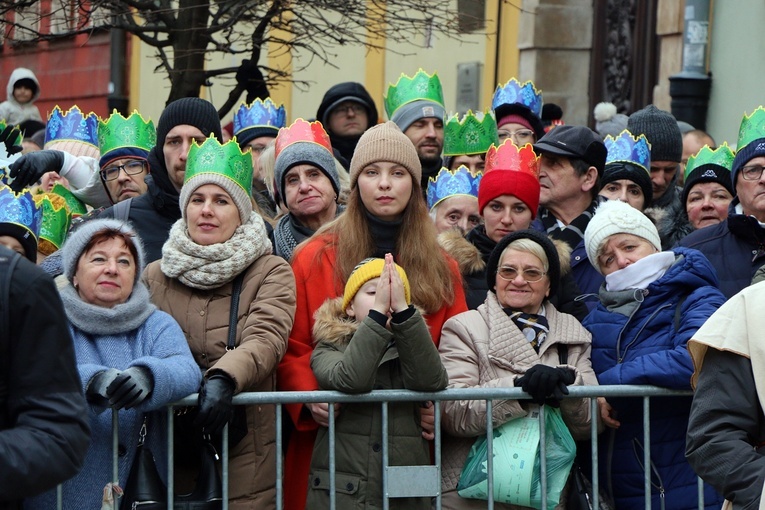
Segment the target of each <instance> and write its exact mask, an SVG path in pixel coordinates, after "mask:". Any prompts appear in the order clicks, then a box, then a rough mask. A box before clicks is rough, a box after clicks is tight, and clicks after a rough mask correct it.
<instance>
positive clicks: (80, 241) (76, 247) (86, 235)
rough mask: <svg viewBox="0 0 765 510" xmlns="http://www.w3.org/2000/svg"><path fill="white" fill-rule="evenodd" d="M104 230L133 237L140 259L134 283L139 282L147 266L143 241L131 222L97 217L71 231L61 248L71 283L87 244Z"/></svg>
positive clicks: (137, 261)
mask: <svg viewBox="0 0 765 510" xmlns="http://www.w3.org/2000/svg"><path fill="white" fill-rule="evenodd" d="M104 230H116V231H119V232H122V233H124V234H127V235H128V236H130V237H131V238H132V240H133V245H134V246H135V251H136V253H137V254H138V260H136V261H135V262H136V268H135V278H134V279H133V284H134V285H135V284H136V283H138V280H139V279H140V278H141V273H143V269H144V267H146V256H145V255H144V252H143V243H142V242H141V238H139V237H138V233H137V232H136V231H135V229H134V228H133V226H132V225H131V224H130V223H127V222H124V221H121V220H116V219H112V218H103V219H100V218H96V219H93V220H88V221H85V222H83V223H81V224H80V225H79V226H78V227H77V228H76V229H74V230H72V231H71V232H70V233H69V236H68V237H67V238H66V242H64V247H63V248H61V263H62V265H63V266H64V276H65V277H66V279H67V280H69V283H73V279H74V273H75V272H76V271H77V263H78V262H79V260H80V257H81V256H82V253H83V252H84V251H85V246H87V245H88V243H89V242H90V240H91V239H92V238H93V236H95V235H96V234H98V233H99V232H103V231H104Z"/></svg>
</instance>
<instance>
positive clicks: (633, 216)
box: [584, 200, 661, 274]
mask: <svg viewBox="0 0 765 510" xmlns="http://www.w3.org/2000/svg"><path fill="white" fill-rule="evenodd" d="M614 234H632V235H634V236H638V237H642V238H643V239H645V240H646V241H648V242H649V243H651V244H652V245H653V246H654V248H656V251H661V239H659V231H658V230H656V225H654V224H653V222H652V221H651V220H649V219H648V217H647V216H646V215H645V214H643V213H642V212H640V211H639V210H637V209H635V208H634V207H632V206H631V205H629V204H627V203H625V202H622V201H621V200H608V201H606V202H603V203H602V204H601V205H600V206H599V207H598V208H597V209H596V210H595V215H594V216H593V217H592V219H591V220H590V222H589V223H588V224H587V229H586V230H585V231H584V247H585V249H586V250H587V258H589V259H590V264H592V265H593V267H594V268H595V269H597V270H598V272H599V273H601V274H603V271H601V270H600V266H599V265H598V250H600V248H601V246H603V243H605V242H606V239H608V238H609V237H610V236H612V235H614Z"/></svg>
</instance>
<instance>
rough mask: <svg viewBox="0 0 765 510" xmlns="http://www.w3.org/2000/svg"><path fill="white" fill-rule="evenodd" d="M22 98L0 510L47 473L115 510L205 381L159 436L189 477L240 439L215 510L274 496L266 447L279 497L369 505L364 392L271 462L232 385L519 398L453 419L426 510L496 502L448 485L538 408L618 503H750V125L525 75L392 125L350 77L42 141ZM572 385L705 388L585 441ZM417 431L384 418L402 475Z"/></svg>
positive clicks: (265, 423)
mask: <svg viewBox="0 0 765 510" xmlns="http://www.w3.org/2000/svg"><path fill="white" fill-rule="evenodd" d="M40 93H41V91H40V86H39V83H38V82H37V79H36V77H35V75H34V73H33V72H32V71H31V70H29V69H17V70H16V71H14V73H13V74H12V75H11V78H10V81H9V83H8V100H7V101H6V102H5V103H2V104H0V142H2V143H0V269H2V271H0V303H2V307H0V314H1V315H0V332H2V333H3V334H2V337H0V508H28V509H48V508H54V507H55V503H56V499H57V495H56V492H55V490H54V487H55V485H56V484H59V483H63V485H62V491H61V495H62V498H63V504H64V508H78V509H89V508H92V509H99V508H102V503H103V501H105V500H107V499H109V498H108V497H107V496H106V495H105V491H106V492H109V491H111V492H112V495H118V494H119V491H120V490H121V489H119V487H117V486H122V487H125V486H126V484H127V486H128V487H130V486H131V485H130V482H129V480H128V478H129V477H130V476H132V473H133V471H134V470H133V469H131V468H132V467H133V464H134V462H133V461H134V459H135V458H136V457H137V451H138V448H148V449H150V450H151V452H152V453H153V455H154V458H155V461H156V463H157V469H158V471H159V476H160V478H161V479H162V481H164V482H165V483H166V482H167V473H168V466H167V462H166V461H167V448H168V442H167V414H166V412H165V408H166V406H167V405H168V404H169V403H172V402H175V401H177V400H179V399H181V398H182V397H184V396H186V395H189V394H193V393H198V395H199V396H198V403H197V404H198V405H197V406H195V407H192V408H183V409H177V410H176V415H177V416H176V417H175V419H174V423H175V425H174V426H175V429H174V434H173V437H174V449H175V459H176V463H175V465H174V473H175V479H174V483H175V487H176V489H177V490H179V491H181V492H189V491H192V490H193V489H194V488H195V485H196V484H197V483H198V478H199V473H200V470H201V469H203V466H202V464H203V462H204V461H203V460H200V459H203V458H204V453H202V455H200V452H204V451H206V449H210V448H211V449H212V450H213V451H218V450H219V449H220V448H221V447H222V441H223V440H224V437H227V440H228V447H229V449H230V457H229V464H228V469H229V475H230V477H229V487H228V497H229V505H230V508H235V509H236V508H242V509H243V508H263V509H270V508H274V509H275V508H276V488H277V479H276V468H275V466H276V459H277V457H278V456H283V458H284V477H283V495H284V508H286V509H288V510H296V509H302V508H310V509H315V508H329V507H330V493H329V491H330V489H331V487H335V491H336V492H335V501H336V504H337V505H338V506H337V507H338V508H362V507H363V508H379V507H382V500H383V498H384V494H383V485H382V480H383V471H382V469H383V464H382V461H383V459H382V449H381V444H382V442H383V437H382V430H383V429H382V426H383V423H382V420H383V416H382V415H381V412H380V408H379V406H378V405H372V404H342V405H341V404H334V405H330V404H327V403H302V404H289V405H287V406H286V410H287V413H286V415H287V416H286V417H285V420H284V421H285V423H284V430H283V432H284V442H285V444H284V449H283V451H279V450H278V449H277V446H276V435H277V431H276V429H275V427H276V411H275V408H274V406H270V405H247V406H234V405H233V397H234V396H235V395H237V394H240V393H246V392H262V391H277V390H278V391H313V390H338V391H342V392H346V393H364V392H369V391H373V390H377V389H407V390H414V391H427V392H435V391H439V390H442V389H445V388H475V387H485V388H496V387H517V388H521V389H522V390H523V391H524V392H526V393H528V395H529V397H530V398H528V399H521V400H496V401H494V402H493V405H492V406H491V416H487V413H488V409H487V406H486V402H484V401H472V400H464V401H446V402H444V403H443V405H442V406H441V416H440V423H441V425H442V428H441V431H439V432H440V433H442V441H441V445H442V452H443V457H442V466H441V475H442V480H441V484H442V489H441V492H442V504H443V508H450V509H451V508H453V509H462V508H485V506H486V502H485V501H479V500H474V499H466V498H464V497H463V496H461V495H460V494H459V493H458V491H457V485H458V481H459V479H460V473H461V471H462V468H463V466H464V465H465V463H466V459H467V458H468V455H469V453H470V451H471V445H473V444H474V443H475V442H476V440H477V439H478V438H480V437H481V436H484V435H485V434H486V420H487V419H488V420H491V423H492V425H493V426H494V427H500V426H503V425H504V424H506V423H508V422H511V421H512V420H515V419H518V418H521V417H526V416H528V415H529V414H530V413H532V412H533V411H534V410H535V409H537V408H538V407H539V406H543V405H547V406H552V407H556V408H560V412H561V416H562V418H563V421H564V422H565V424H566V425H567V427H568V428H569V431H570V432H571V435H572V436H573V438H574V439H576V440H578V441H579V449H580V452H579V458H580V461H584V460H586V459H589V458H590V450H589V448H590V447H591V446H592V445H591V444H590V443H589V439H590V437H591V436H590V433H591V432H590V431H591V427H596V429H597V431H598V433H599V440H598V445H597V449H598V469H599V472H598V477H599V480H600V485H601V489H602V491H601V493H602V494H603V495H604V498H605V499H607V500H609V502H610V504H612V505H613V508H616V509H620V510H629V509H638V508H646V506H647V503H646V502H645V495H646V490H645V480H646V479H648V480H650V485H651V489H650V500H651V501H650V502H649V503H648V506H649V507H653V508H671V509H673V510H684V509H688V510H691V509H695V508H699V506H700V504H699V499H698V498H699V495H700V493H703V498H704V505H703V506H704V508H707V509H710V510H711V509H713V508H719V507H720V505H722V504H723V502H724V501H725V504H726V505H729V507H730V508H737V509H738V508H742V509H743V508H758V507H760V506H761V505H765V500H762V493H763V492H765V483H764V482H765V464H763V461H762V458H761V456H760V454H759V453H758V450H757V449H758V448H759V447H761V445H762V444H763V441H765V432H763V430H765V416H764V415H763V409H765V397H764V396H763V395H765V390H763V391H761V392H760V391H758V390H757V387H758V384H759V383H760V382H762V381H761V376H760V375H759V373H758V372H757V371H756V370H754V368H755V367H759V366H760V364H761V363H763V361H764V360H765V358H764V357H763V353H762V351H763V350H762V349H761V348H760V347H759V345H758V342H757V341H756V331H758V328H761V327H762V325H761V324H760V322H761V319H760V315H759V313H758V310H759V309H758V305H759V303H760V302H761V301H762V298H761V297H760V296H761V294H758V289H761V288H762V287H761V285H765V284H762V283H757V282H758V281H760V280H762V279H765V269H762V266H763V265H764V264H765V248H764V247H765V177H763V170H765V108H763V107H762V106H760V107H758V108H756V109H755V110H754V111H753V112H752V113H751V114H749V115H746V116H744V118H743V119H742V123H741V129H740V132H739V134H738V138H737V139H735V143H731V144H728V143H723V144H722V145H720V146H716V144H715V142H714V140H713V139H712V138H711V137H710V136H709V135H708V134H707V133H705V132H704V131H702V130H699V129H695V128H694V127H693V126H690V125H688V124H686V123H684V122H678V121H677V120H676V119H675V118H674V117H673V116H672V114H670V113H669V112H666V111H662V110H660V109H658V108H657V107H655V106H654V105H648V106H647V107H645V108H643V109H641V110H638V111H636V112H633V113H631V114H630V115H626V114H623V113H617V111H616V108H615V107H614V106H613V105H611V104H600V105H598V107H596V109H595V112H594V117H595V120H596V123H595V124H594V125H595V126H596V130H592V129H590V128H588V127H585V126H576V125H566V124H565V123H564V122H565V121H564V120H561V117H562V111H561V109H560V108H559V107H556V106H555V105H549V104H548V105H545V104H544V101H543V97H542V93H541V91H539V90H538V89H537V88H536V87H535V85H534V84H533V83H532V82H528V81H527V82H523V83H522V82H520V81H518V80H516V79H514V78H513V79H511V80H510V81H508V82H507V83H505V84H500V85H498V86H497V89H496V92H495V94H494V96H493V98H492V103H491V107H490V108H487V109H486V111H483V112H475V113H474V112H467V113H466V114H464V115H461V114H455V115H451V116H449V115H447V114H446V108H445V102H444V97H443V91H442V87H441V82H440V80H439V78H438V76H437V74H435V73H434V74H429V73H427V72H425V71H423V70H422V69H420V70H418V71H417V72H416V73H414V74H413V75H411V76H409V75H406V74H402V75H401V77H400V78H399V79H398V81H397V82H396V83H395V84H390V85H389V87H388V89H387V93H386V95H385V97H384V98H378V99H381V100H382V104H384V109H385V114H386V117H387V119H389V120H387V121H382V120H381V119H380V115H379V114H378V110H377V107H376V104H375V99H374V98H372V97H371V96H370V94H369V93H368V92H367V91H366V89H365V88H364V87H363V85H361V84H360V83H355V82H346V83H340V84H337V85H335V86H333V87H332V88H330V89H329V90H328V91H327V92H326V94H325V95H324V97H323V99H322V100H321V102H320V103H319V105H318V109H317V112H316V116H315V119H302V118H298V119H296V120H294V122H292V123H289V122H288V121H287V118H288V116H287V112H286V110H285V108H284V106H282V105H278V104H276V102H274V101H273V100H272V99H271V98H260V99H256V100H255V101H253V102H252V103H249V104H246V103H242V104H241V105H240V107H239V108H238V109H237V111H236V112H235V113H234V117H233V122H232V123H231V125H230V126H222V125H221V121H220V119H219V117H218V114H217V111H216V109H215V107H214V106H213V105H212V104H211V103H210V102H208V101H205V100H203V99H200V98H184V99H179V100H177V101H174V102H172V103H170V104H169V105H168V106H167V107H166V108H165V110H164V111H163V112H162V114H161V115H160V117H159V119H158V120H157V123H156V128H155V124H154V122H153V121H152V120H149V119H145V118H144V117H143V116H142V115H141V114H140V113H139V112H137V111H134V112H132V113H131V114H130V115H128V116H125V115H123V114H121V113H118V112H116V111H115V112H114V113H112V114H111V115H110V116H109V117H108V118H105V119H101V118H98V116H96V115H95V114H93V113H90V114H86V113H84V112H82V111H80V109H79V108H77V106H75V105H73V106H71V108H69V109H67V110H63V109H61V108H58V107H56V108H55V109H54V110H53V111H52V112H50V114H49V115H48V118H47V122H46V123H45V124H43V123H42V119H41V118H40V115H39V111H37V108H36V107H35V106H34V101H35V100H36V99H37V98H38V97H40ZM553 107H554V108H553ZM551 111H552V112H554V113H553V114H551V113H550V112H551ZM550 115H554V116H555V120H554V121H550V120H549V118H548V117H549V116H550ZM34 123H37V124H34ZM35 128H37V129H35ZM731 140H733V138H731ZM733 146H735V150H734V149H733ZM6 248H7V249H6ZM35 264H36V265H37V266H39V267H35ZM6 270H7V274H6V272H5V271H6ZM6 282H8V283H6ZM25 285H26V286H27V287H25ZM8 289H9V290H8ZM46 321H48V322H46ZM33 338H34V339H36V340H37V342H38V343H39V345H40V346H41V347H44V349H35V350H34V351H33V353H32V352H31V351H30V350H29V349H28V348H27V347H26V346H27V345H28V342H29V340H31V339H33ZM22 346H23V347H22ZM6 360H7V361H6ZM22 365H23V366H24V369H21V366H22ZM33 366H34V367H35V368H34V369H32V368H31V367H33ZM31 374H34V377H32V376H31ZM576 385H579V386H581V385H589V386H595V385H654V386H659V387H663V388H668V389H672V390H691V389H695V390H696V392H695V394H694V396H693V397H662V398H655V399H652V400H651V403H650V418H649V419H647V420H646V418H645V417H644V415H643V406H642V405H641V400H639V399H635V398H627V397H620V398H603V397H600V398H598V399H597V410H598V412H597V413H596V418H597V423H592V415H591V413H590V401H589V399H582V398H566V395H567V393H568V389H567V387H568V386H576ZM112 412H113V413H116V414H115V416H116V417H117V420H118V422H119V432H118V438H117V442H118V445H117V446H116V448H117V450H118V451H117V452H116V454H117V459H118V463H117V464H118V465H117V466H116V470H117V474H116V476H117V479H116V480H114V476H115V475H114V474H113V473H112V469H111V467H112V458H113V456H114V455H115V452H114V451H113V448H114V447H115V446H114V445H113V443H112ZM434 413H435V406H434V403H433V402H410V403H406V402H396V403H391V405H390V406H389V410H388V414H387V416H388V420H389V427H388V429H387V430H388V434H389V436H390V437H389V449H390V453H389V455H390V456H389V458H388V463H389V464H391V465H407V466H409V465H428V464H431V463H432V460H433V457H432V444H431V442H432V441H433V438H434V435H435V434H436V432H437V431H436V430H435V423H436V417H435V416H434ZM330 421H332V422H334V427H335V429H334V430H335V435H334V438H331V437H330V435H329V430H328V427H329V425H330ZM225 425H229V428H228V435H227V436H224V435H223V434H222V432H223V430H224V427H225ZM646 426H648V427H650V432H648V431H646V429H645V427H646ZM647 433H648V435H649V439H650V446H648V445H646V444H645V438H646V434H647ZM88 437H89V438H90V439H89V440H88ZM332 448H334V449H335V456H334V457H333V458H332V460H330V459H331V450H332ZM646 448H650V459H651V463H650V465H645V464H644V462H643V460H644V453H645V449H646ZM37 453H39V455H37ZM41 455H45V458H46V462H40V459H39V458H38V457H39V456H41ZM586 463H587V462H585V464H586ZM331 465H333V466H334V470H335V480H334V482H335V483H333V480H332V477H331V476H330V471H331V468H330V466H331ZM697 475H698V476H700V477H701V478H702V479H703V480H704V482H705V483H704V487H703V490H700V489H699V488H698V485H697ZM30 477H32V478H35V480H33V481H31V480H30V479H29V478H30ZM572 478H573V477H572ZM6 482H8V483H6ZM571 485H573V482H571V481H570V483H569V484H567V486H566V488H565V489H564V491H563V493H561V495H560V503H559V505H558V507H557V508H561V509H564V508H572V507H570V506H568V503H567V501H568V499H569V498H568V493H569V490H570V486H571ZM128 496H129V495H126V496H125V497H126V498H127V497H128ZM130 496H132V495H130ZM761 500H762V503H761ZM131 501H132V500H131ZM431 505H432V502H431V500H430V499H429V498H422V497H421V498H414V497H413V498H400V499H394V500H392V502H391V507H393V508H422V509H425V508H431ZM123 506H124V505H123ZM115 508H116V507H115ZM495 508H502V509H505V508H519V507H518V506H512V505H510V504H508V503H496V504H495Z"/></svg>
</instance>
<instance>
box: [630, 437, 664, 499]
mask: <svg viewBox="0 0 765 510" xmlns="http://www.w3.org/2000/svg"><path fill="white" fill-rule="evenodd" d="M638 448H640V450H641V452H644V451H645V448H643V445H642V443H641V442H640V441H639V440H638V439H637V438H633V439H632V451H633V452H634V453H635V458H636V459H637V462H638V464H639V465H640V469H642V470H643V472H645V466H643V460H642V458H641V456H640V454H639V452H638ZM651 472H652V474H654V475H656V479H657V480H658V482H659V483H658V485H657V484H655V483H654V482H653V477H650V478H651V485H652V486H653V487H654V488H655V489H656V490H657V491H659V500H660V505H661V510H665V505H666V490H665V489H664V482H663V481H662V479H661V475H659V470H658V469H656V464H654V463H653V459H651Z"/></svg>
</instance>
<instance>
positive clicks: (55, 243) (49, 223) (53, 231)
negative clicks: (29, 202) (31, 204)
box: [35, 193, 72, 255]
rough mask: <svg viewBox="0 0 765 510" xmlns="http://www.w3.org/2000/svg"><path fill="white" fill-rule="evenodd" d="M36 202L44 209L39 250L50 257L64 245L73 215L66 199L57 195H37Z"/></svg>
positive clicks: (38, 244) (38, 242) (38, 243)
mask: <svg viewBox="0 0 765 510" xmlns="http://www.w3.org/2000/svg"><path fill="white" fill-rule="evenodd" d="M35 202H36V203H37V205H38V206H40V208H41V209H42V225H41V226H40V238H39V240H38V241H37V249H38V251H39V252H40V253H42V254H43V255H50V254H51V253H53V252H54V251H56V250H58V249H59V248H61V245H62V244H64V239H66V234H67V232H69V224H70V223H71V222H72V213H71V211H70V210H69V207H68V206H67V205H66V200H65V199H64V197H62V196H61V195H57V194H56V193H41V194H39V195H35Z"/></svg>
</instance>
